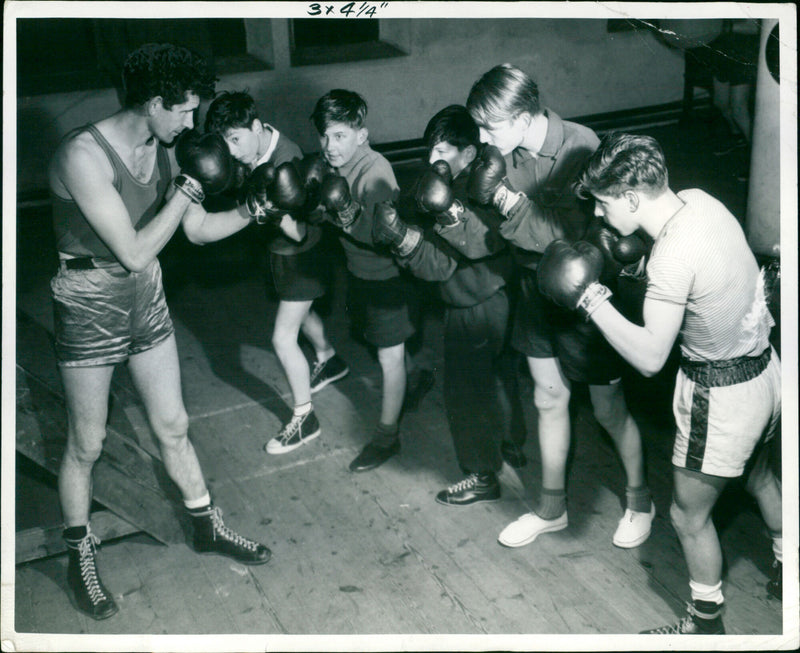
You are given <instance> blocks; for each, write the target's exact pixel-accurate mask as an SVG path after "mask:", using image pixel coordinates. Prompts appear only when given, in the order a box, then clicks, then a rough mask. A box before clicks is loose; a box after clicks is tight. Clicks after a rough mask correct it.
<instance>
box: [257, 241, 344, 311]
mask: <svg viewBox="0 0 800 653" xmlns="http://www.w3.org/2000/svg"><path fill="white" fill-rule="evenodd" d="M269 265H270V270H271V272H272V282H273V283H274V284H275V292H276V293H277V294H278V298H279V299H282V300H284V301H290V302H302V301H312V300H314V299H318V298H319V297H322V296H323V295H324V294H325V293H326V292H327V290H328V279H329V278H330V272H331V268H330V259H329V257H328V253H327V250H326V249H325V248H324V247H323V246H322V245H321V243H320V244H318V245H316V246H314V247H312V248H311V249H307V250H305V251H302V252H298V253H296V254H276V253H275V252H270V254H269Z"/></svg>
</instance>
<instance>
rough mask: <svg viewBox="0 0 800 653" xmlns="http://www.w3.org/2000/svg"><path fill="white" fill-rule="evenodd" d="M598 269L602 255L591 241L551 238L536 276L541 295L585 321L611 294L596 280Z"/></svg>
mask: <svg viewBox="0 0 800 653" xmlns="http://www.w3.org/2000/svg"><path fill="white" fill-rule="evenodd" d="M602 271H603V255H602V253H601V252H600V250H599V249H597V247H595V246H594V245H592V244H591V243H587V242H585V241H578V242H577V243H575V244H574V245H570V244H569V243H568V242H566V241H564V240H554V241H553V242H552V243H550V244H549V245H548V246H547V248H546V249H545V251H544V254H543V255H542V259H541V261H539V267H538V268H537V271H536V276H537V279H538V283H539V290H540V291H541V292H542V294H543V295H544V296H545V297H547V298H549V299H550V301H552V302H553V303H554V304H557V305H559V306H561V307H563V308H567V309H569V310H577V311H579V312H580V313H581V314H582V315H583V316H584V317H585V318H586V319H587V320H588V319H589V316H590V315H591V314H592V313H593V312H594V311H595V310H596V309H597V307H598V306H600V305H601V304H602V303H603V302H605V301H606V300H608V299H609V298H610V297H611V291H610V290H609V289H608V288H607V287H606V286H604V285H603V284H601V283H599V282H598V279H599V278H600V274H601V273H602Z"/></svg>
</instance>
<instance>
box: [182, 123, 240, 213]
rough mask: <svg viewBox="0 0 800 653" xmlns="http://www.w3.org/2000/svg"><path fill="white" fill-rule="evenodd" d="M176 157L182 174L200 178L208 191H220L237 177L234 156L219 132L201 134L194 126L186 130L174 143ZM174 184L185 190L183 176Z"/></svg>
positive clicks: (211, 192) (204, 188) (200, 181)
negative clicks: (235, 175)
mask: <svg viewBox="0 0 800 653" xmlns="http://www.w3.org/2000/svg"><path fill="white" fill-rule="evenodd" d="M175 159H176V160H177V162H178V165H179V166H180V168H181V173H182V174H183V176H184V177H188V178H190V179H192V180H194V181H196V182H198V183H199V184H200V186H201V187H202V191H203V193H205V194H207V195H216V194H217V193H221V192H222V191H224V190H226V189H227V188H228V187H229V186H230V185H231V183H232V181H233V179H234V165H233V157H232V156H231V154H230V152H229V151H228V146H227V144H226V143H225V139H223V138H222V136H220V135H219V134H217V133H211V134H203V135H201V134H200V132H198V131H197V130H195V129H187V130H184V131H183V132H181V134H180V135H179V136H178V140H177V142H176V143H175ZM175 185H176V186H177V187H178V188H179V189H180V190H181V191H183V192H186V190H187V185H186V184H185V183H184V182H183V180H180V179H176V182H175ZM188 187H191V184H189V185H188ZM200 201H202V198H201V199H200Z"/></svg>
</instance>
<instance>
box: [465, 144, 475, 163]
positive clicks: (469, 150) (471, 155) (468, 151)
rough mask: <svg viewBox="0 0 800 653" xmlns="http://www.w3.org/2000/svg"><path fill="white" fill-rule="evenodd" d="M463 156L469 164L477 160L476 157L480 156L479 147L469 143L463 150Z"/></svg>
mask: <svg viewBox="0 0 800 653" xmlns="http://www.w3.org/2000/svg"><path fill="white" fill-rule="evenodd" d="M461 156H462V157H464V163H465V164H466V165H469V164H470V163H472V162H473V161H474V160H475V157H477V156H478V148H477V147H475V146H474V145H467V146H466V147H465V148H464V149H463V150H461Z"/></svg>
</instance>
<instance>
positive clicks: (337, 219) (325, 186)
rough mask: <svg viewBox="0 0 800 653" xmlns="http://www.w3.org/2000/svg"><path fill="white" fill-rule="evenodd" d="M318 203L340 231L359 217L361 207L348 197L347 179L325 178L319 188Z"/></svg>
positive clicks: (330, 176) (334, 176)
mask: <svg viewBox="0 0 800 653" xmlns="http://www.w3.org/2000/svg"><path fill="white" fill-rule="evenodd" d="M320 201H321V202H322V206H324V207H325V210H326V211H327V212H328V213H329V214H330V215H331V216H333V223H334V224H335V225H336V226H337V227H339V228H340V229H347V228H348V227H350V226H351V225H352V224H353V223H354V222H355V221H356V220H357V219H358V216H359V215H361V205H360V204H359V203H358V202H356V201H355V200H354V199H353V198H352V196H351V195H350V186H348V184H347V179H345V178H344V177H342V176H340V175H335V174H331V175H327V176H325V178H324V179H323V180H322V185H321V187H320Z"/></svg>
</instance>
